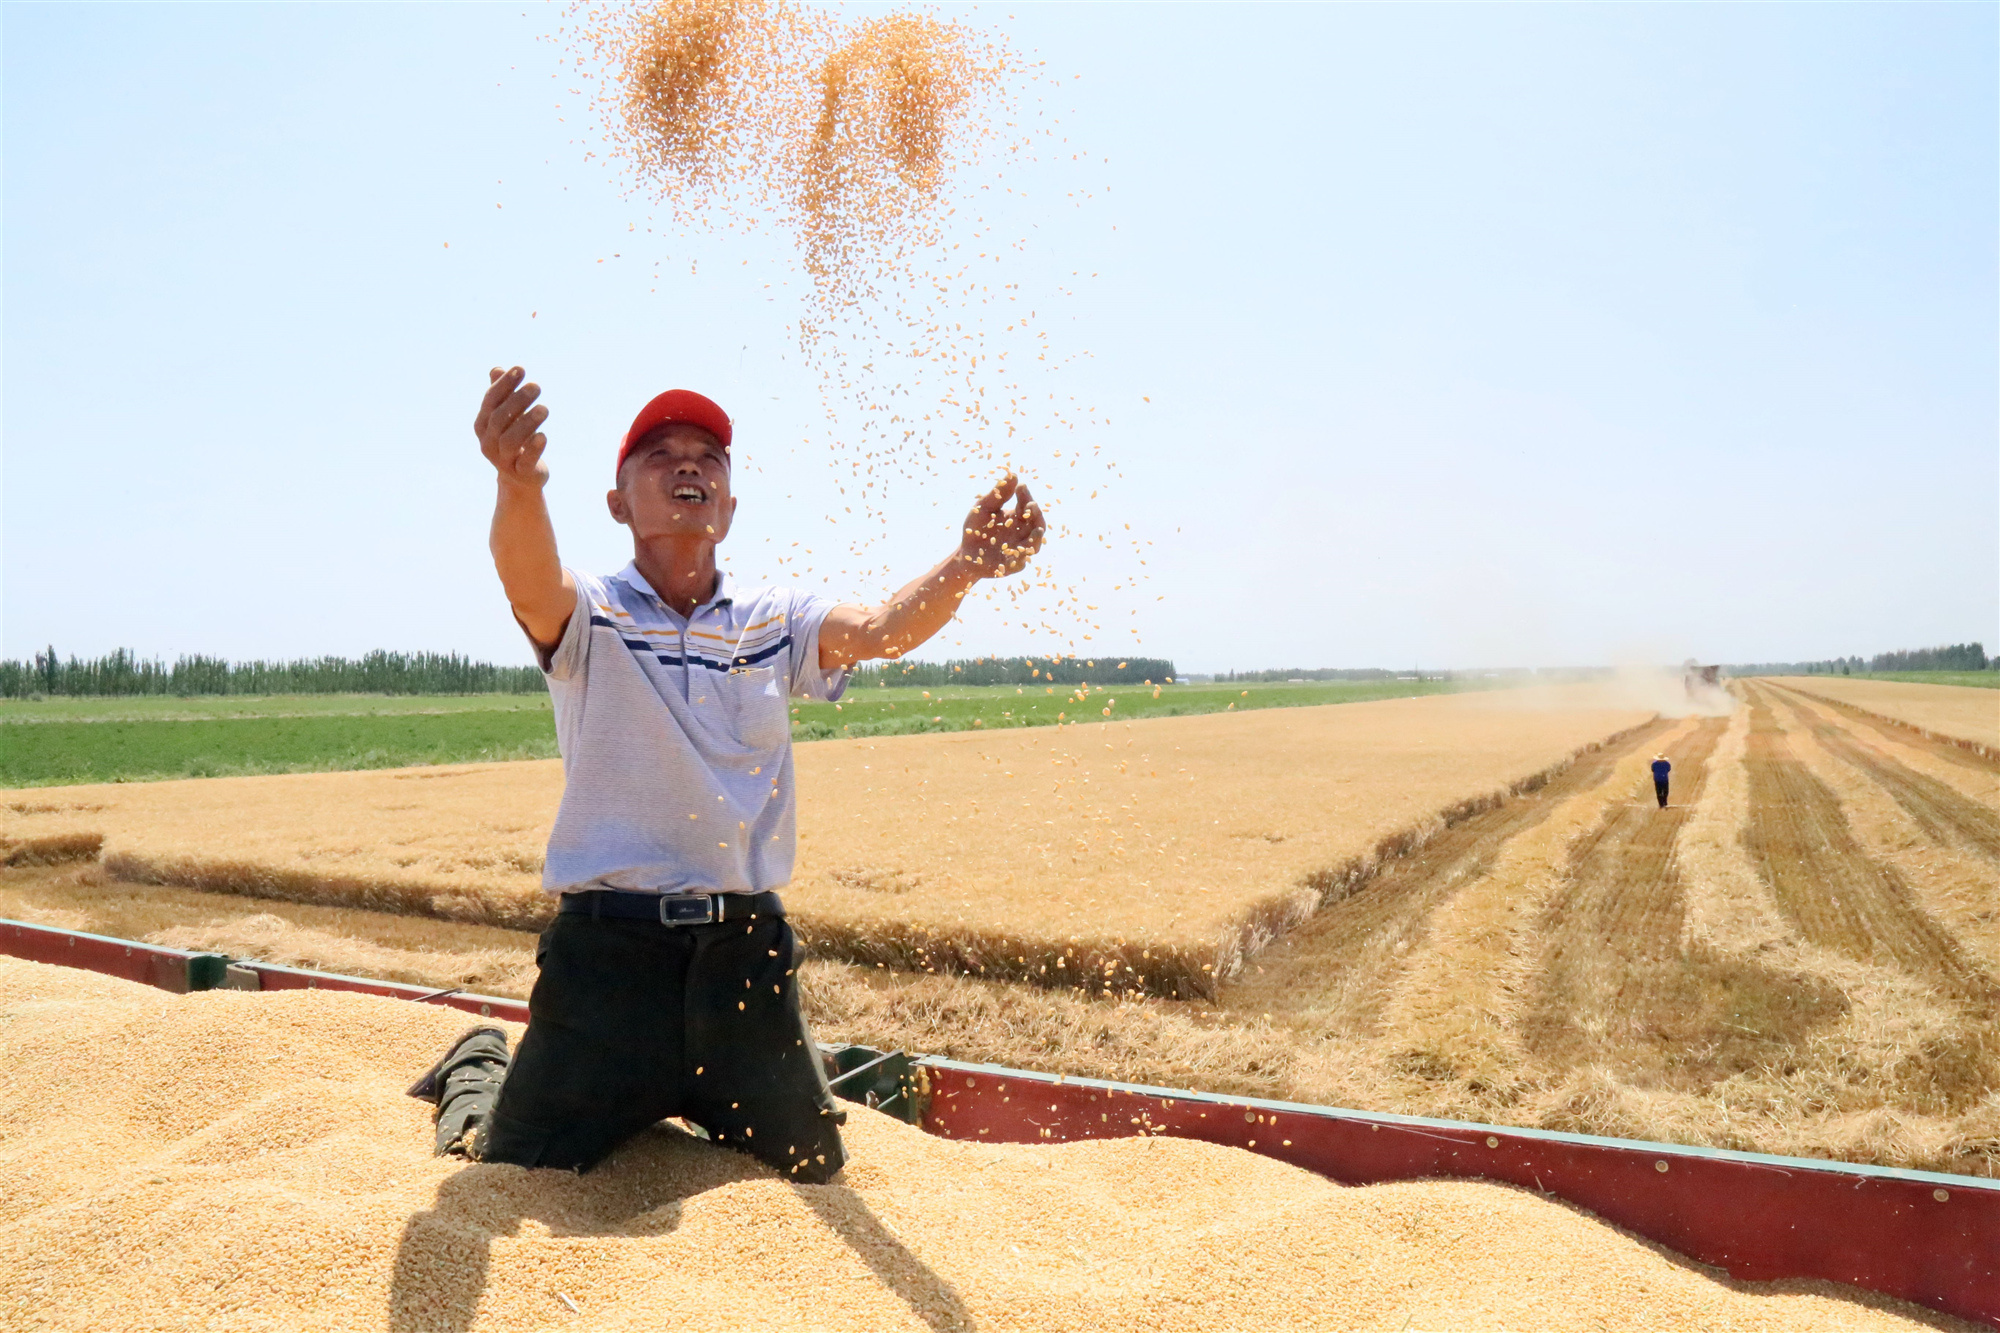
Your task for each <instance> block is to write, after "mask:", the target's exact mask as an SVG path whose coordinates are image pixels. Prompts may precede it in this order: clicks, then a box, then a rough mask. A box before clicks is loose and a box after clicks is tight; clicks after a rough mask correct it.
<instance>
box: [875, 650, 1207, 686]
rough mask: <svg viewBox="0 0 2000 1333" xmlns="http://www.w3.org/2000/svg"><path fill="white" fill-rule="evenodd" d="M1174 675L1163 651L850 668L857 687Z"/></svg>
mask: <svg viewBox="0 0 2000 1333" xmlns="http://www.w3.org/2000/svg"><path fill="white" fill-rule="evenodd" d="M1173 678H1174V664H1173V663H1172V662H1170V661H1168V660H1167V659H1166V658H1164V657H1116V658H1113V657H1075V656H1069V655H1064V654H1056V655H1053V656H1049V657H969V658H958V659H954V660H952V661H947V662H878V663H874V664H871V665H869V666H864V667H859V668H857V669H856V670H855V671H854V672H852V673H851V675H850V677H849V680H850V683H851V684H852V685H854V686H857V687H864V688H865V687H870V686H875V685H922V686H932V685H1041V684H1055V685H1086V684H1087V685H1109V684H1113V683H1116V682H1119V681H1142V680H1149V681H1152V682H1153V683H1154V684H1155V685H1160V684H1164V683H1166V682H1167V681H1170V680H1172V679H1173Z"/></svg>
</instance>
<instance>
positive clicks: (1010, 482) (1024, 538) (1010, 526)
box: [958, 472, 1048, 579]
mask: <svg viewBox="0 0 2000 1333" xmlns="http://www.w3.org/2000/svg"><path fill="white" fill-rule="evenodd" d="M1009 500H1012V501H1013V502H1014V507H1013V508H1012V509H1009V508H1007V502H1008V501H1009ZM1047 530H1048V524H1047V523H1046V522H1045V521H1044V520H1043V518H1042V507H1041V506H1040V505H1038V504H1036V503H1035V497H1034V496H1032V495H1030V494H1028V488H1027V487H1026V486H1024V485H1022V483H1021V479H1020V478H1019V477H1016V476H1015V475H1014V474H1013V473H1011V472H1009V473H1008V474H1007V475H1006V476H1004V477H1002V478H1001V479H1000V482H999V484H998V485H996V486H995V487H994V488H993V489H992V490H990V491H988V492H986V494H984V495H982V496H980V497H979V503H977V504H975V505H973V506H972V512H971V513H969V514H967V515H966V516H965V528H964V535H963V537H962V539H961V540H960V541H959V544H958V553H959V555H960V556H961V557H962V558H964V559H965V560H967V561H970V562H971V563H972V565H973V566H974V568H976V569H977V570H978V571H979V577H980V578H983V579H998V578H1005V577H1006V576H1007V575H1009V574H1015V573H1019V572H1020V570H1021V569H1022V568H1024V567H1025V566H1026V565H1027V563H1028V561H1030V560H1031V559H1033V558H1034V555H1035V552H1037V551H1039V550H1041V549H1042V538H1043V536H1044V535H1045V534H1046V532H1047Z"/></svg>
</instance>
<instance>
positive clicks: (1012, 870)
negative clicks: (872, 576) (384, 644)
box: [0, 688, 1649, 996]
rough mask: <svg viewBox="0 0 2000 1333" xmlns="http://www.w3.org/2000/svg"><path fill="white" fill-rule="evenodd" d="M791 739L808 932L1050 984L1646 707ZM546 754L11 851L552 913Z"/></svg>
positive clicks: (178, 815)
mask: <svg viewBox="0 0 2000 1333" xmlns="http://www.w3.org/2000/svg"><path fill="white" fill-rule="evenodd" d="M1541 702H1542V703H1543V705H1545V706H1538V707H1524V706H1522V705H1521V703H1520V702H1519V701H1518V700H1516V699H1513V698H1510V697H1509V696H1508V695H1507V694H1506V693H1504V692H1495V693H1489V694H1468V695H1441V696H1433V697H1429V698H1419V699H1392V700H1383V701H1380V702H1373V703H1357V704H1343V705H1340V706H1337V707H1321V708H1299V709H1285V710H1270V711H1260V712H1254V713H1245V714H1220V715H1210V716H1206V717H1192V718H1161V719H1151V720H1147V721H1140V722H1131V723H1113V724H1108V725H1096V726H1085V727H1061V728H1055V727H1036V728H1022V729H1016V730H1009V731H995V732H992V733H981V732H961V733H954V734H945V735H921V736H902V737H894V738H885V739H882V740H878V741H829V742H815V743H810V744H804V745H800V746H798V747H797V748H796V750H795V756H796V762H797V765H798V779H799V781H798V786H799V804H800V811H801V813H800V829H799V846H800V860H799V869H798V874H797V877H796V879H795V881H794V884H793V886H792V887H791V888H789V889H788V890H786V901H787V905H788V907H789V909H790V910H791V912H792V914H793V918H794V920H795V922H796V923H797V924H798V926H799V928H800V930H801V933H802V934H804V935H805V936H806V937H807V938H808V939H809V940H810V941H811V942H812V946H813V948H814V949H815V951H816V952H818V953H819V954H820V955H821V956H824V957H838V958H843V959H847V960H850V961H855V962H861V963H868V964H874V963H883V964H886V965H889V966H895V967H901V968H908V969H923V968H926V967H929V968H940V967H942V968H949V969H953V970H962V971H967V972H972V973H975V974H978V975H985V976H991V977H1001V978H1010V979H1019V980H1027V981H1031V982H1034V983H1037V984H1041V985H1055V986H1066V987H1077V986H1082V987H1088V988H1090V989H1092V990H1103V989H1107V988H1108V989H1110V990H1111V991H1113V992H1114V993H1122V992H1127V991H1147V992H1152V993H1162V994H1168V995H1183V996H1185V995H1197V994H1208V993H1212V991H1213V989H1214V986H1215V984H1216V980H1217V978H1219V977H1227V976H1230V975H1233V974H1234V973H1235V972H1236V971H1238V970H1239V969H1240V968H1241V966H1242V960H1243V958H1244V957H1245V956H1246V955H1247V954H1250V953H1253V952H1255V950H1256V949H1257V948H1259V947H1261V945H1262V944H1263V943H1265V942H1266V941H1267V940H1268V939H1269V938H1271V937H1272V935H1274V934H1276V933H1279V932H1281V931H1283V930H1284V929H1286V928H1288V927H1289V926H1291V925H1293V924H1296V923H1297V922H1298V921H1300V920H1302V919H1304V918H1305V917H1306V916H1308V915H1309V914H1310V913H1311V912H1312V911H1313V910H1315V909H1316V908H1317V907H1318V906H1319V905H1320V904H1321V903H1322V902H1324V901H1327V900H1329V899H1331V898H1336V897H1339V896H1341V895H1343V894H1344V893H1346V892H1348V891H1350V890H1351V889H1352V887H1353V886H1354V885H1355V884H1357V883H1359V882H1361V881H1362V880H1364V879H1365V878H1366V877H1367V876H1368V875H1369V874H1371V873H1373V871H1374V870H1375V868H1376V867H1377V865H1378V864H1379V863H1380V861H1381V860H1382V858H1383V857H1384V856H1385V855H1393V854H1395V853H1396V852H1398V851H1400V850H1404V849H1407V848H1408V847H1410V846H1413V845H1415V844H1417V843H1419V842H1421V841H1422V840H1423V839H1424V838H1426V837H1428V836H1431V835H1433V834H1435V833H1436V832H1437V831H1439V830H1440V829H1442V828H1443V827H1444V826H1445V825H1446V824H1447V823H1448V822H1449V821H1451V820H1453V819H1457V818H1462V817H1463V816H1465V815H1466V814H1468V813H1470V812H1473V811H1476V810H1478V809H1480V808H1483V807H1485V806H1487V805H1490V804H1492V803H1493V802H1495V801H1497V800H1499V799H1500V798H1501V797H1502V796H1504V795H1505V794H1506V793H1507V792H1509V791H1510V790H1511V791H1520V790H1524V789H1526V788H1529V787H1532V786H1534V785H1537V784H1538V783H1540V782H1541V781H1543V780H1545V779H1546V778H1547V776H1548V775H1550V774H1551V773H1552V772H1554V771H1558V770H1560V769H1561V768H1562V767H1563V766H1565V765H1566V764H1567V763H1568V762H1569V761H1570V760H1571V758H1572V756H1573V755H1575V754H1576V753H1577V752H1578V751H1581V750H1586V749H1589V748H1590V747H1593V746H1595V745H1597V744H1598V743H1600V742H1601V741H1602V740H1603V739H1604V738H1606V737H1607V736H1610V735H1612V734H1614V733H1621V732H1624V731H1628V730H1630V729H1632V728H1634V727H1637V726H1639V725H1641V724H1643V723H1645V722H1646V720H1647V718H1648V716H1649V712H1648V711H1647V710H1641V709H1637V708H1633V707H1630V706H1620V705H1619V704H1617V703H1616V702H1615V701H1612V700H1607V699H1605V698H1604V697H1602V696H1601V695H1600V694H1599V693H1598V692H1595V691H1592V690H1588V689H1583V688H1579V689H1577V690H1575V691H1571V692H1569V693H1567V694H1566V695H1558V696H1556V697H1554V698H1553V699H1543V700H1542V701H1541ZM561 783H562V770H561V767H560V765H559V764H556V763H552V762H551V763H515V764H489V765H464V766H455V767H438V768H427V769H404V770H396V771H389V772H359V773H320V774H301V775H289V776H283V777H253V778H211V779H199V780H193V781H181V782H161V783H147V784H105V785H99V786H79V787H67V788H60V789H42V790H38V791H37V792H35V793H34V794H33V795H32V797H30V798H27V799H23V800H19V801H16V802H14V803H12V804H11V805H9V806H7V807H6V809H5V812H4V819H0V839H4V840H5V842H4V845H7V846H10V847H12V848H14V849H15V854H16V855H26V854H31V853H32V852H33V849H35V848H36V847H38V846H53V845H55V844H58V843H63V842H64V841H65V840H67V842H68V843H75V842H76V841H77V840H79V839H83V840H88V839H89V838H92V837H98V838H101V839H102V840H103V845H102V856H103V860H104V863H105V865H106V866H107V867H108V868H110V869H111V870H112V871H113V872H114V873H116V874H117V875H118V876H120V877H121V878H124V879H129V880H136V881H143V882H154V883H164V884H178V885H183V886H188V887H194V888H203V889H211V890H220V891H227V892H239V893H247V894H252V895H257V896H263V897H269V898H281V899H289V900H293V901H303V902H313V903H322V904H330V905H341V906H353V907H367V908H376V909H381V910H385V911H391V912H410V913H421V914H427V915H432V916H438V917H443V918H447V919H452V920H459V921H467V922H474V923H480V924H486V925H495V926H508V927H515V928H532V927H538V926H539V925H540V923H541V922H542V921H544V920H545V919H546V917H547V914H548V911H549V904H548V901H547V899H546V897H545V896H544V895H543V894H541V893H540V892H539V890H538V884H539V872H540V866H541V848H542V845H543V842H544V840H545V838H546V836H547V829H548V825H549V823H550V821H551V820H552V818H553V816H554V811H555V806H556V802H557V800H558V799H559V797H560V795H561Z"/></svg>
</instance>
